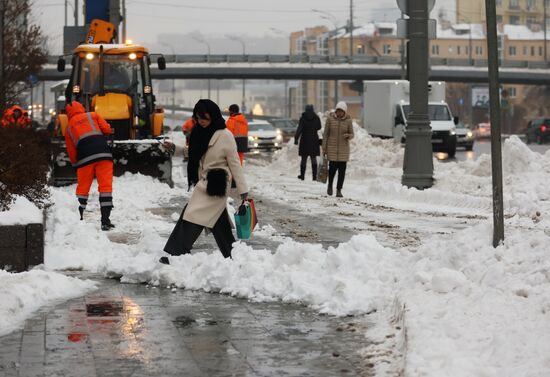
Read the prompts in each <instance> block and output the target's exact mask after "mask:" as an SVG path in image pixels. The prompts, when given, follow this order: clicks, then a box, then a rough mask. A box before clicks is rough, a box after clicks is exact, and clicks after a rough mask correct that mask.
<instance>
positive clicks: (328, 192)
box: [327, 185, 332, 196]
mask: <svg viewBox="0 0 550 377" xmlns="http://www.w3.org/2000/svg"><path fill="white" fill-rule="evenodd" d="M327 195H329V196H331V195H332V186H331V185H329V186H328V188H327Z"/></svg>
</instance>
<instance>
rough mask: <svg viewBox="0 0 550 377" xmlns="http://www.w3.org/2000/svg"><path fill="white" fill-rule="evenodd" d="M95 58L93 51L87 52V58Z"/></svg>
mask: <svg viewBox="0 0 550 377" xmlns="http://www.w3.org/2000/svg"><path fill="white" fill-rule="evenodd" d="M93 58H94V54H92V53H91V52H88V53H87V54H86V59H88V60H92V59H93Z"/></svg>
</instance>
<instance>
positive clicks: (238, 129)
mask: <svg viewBox="0 0 550 377" xmlns="http://www.w3.org/2000/svg"><path fill="white" fill-rule="evenodd" d="M226 126H227V129H228V130H229V131H231V133H232V134H233V136H235V138H239V137H246V138H248V121H247V120H246V118H245V117H244V115H243V114H235V115H230V116H229V119H228V120H227V122H226Z"/></svg>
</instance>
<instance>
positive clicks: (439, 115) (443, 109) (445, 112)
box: [403, 105, 451, 120]
mask: <svg viewBox="0 0 550 377" xmlns="http://www.w3.org/2000/svg"><path fill="white" fill-rule="evenodd" d="M409 111H410V106H409V105H404V106H403V112H404V113H405V117H406V118H408V117H409ZM428 114H429V115H430V120H451V114H450V113H449V109H448V108H447V106H446V105H428Z"/></svg>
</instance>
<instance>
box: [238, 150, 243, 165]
mask: <svg viewBox="0 0 550 377" xmlns="http://www.w3.org/2000/svg"><path fill="white" fill-rule="evenodd" d="M237 153H239V160H240V161H241V166H243V163H244V153H243V152H237Z"/></svg>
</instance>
